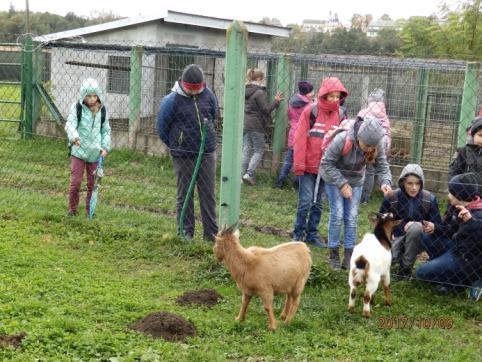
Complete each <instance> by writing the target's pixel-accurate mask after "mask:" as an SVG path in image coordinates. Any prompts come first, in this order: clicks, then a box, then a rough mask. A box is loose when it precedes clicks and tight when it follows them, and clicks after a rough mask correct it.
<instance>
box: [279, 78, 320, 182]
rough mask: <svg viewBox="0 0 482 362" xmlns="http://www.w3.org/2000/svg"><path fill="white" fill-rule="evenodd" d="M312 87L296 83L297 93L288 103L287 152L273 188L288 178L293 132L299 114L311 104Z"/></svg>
mask: <svg viewBox="0 0 482 362" xmlns="http://www.w3.org/2000/svg"><path fill="white" fill-rule="evenodd" d="M312 98H313V85H312V84H311V83H309V82H305V81H301V82H299V83H298V93H296V94H295V95H293V96H292V97H291V98H290V100H289V103H288V119H289V120H290V130H289V132H288V151H287V153H286V157H285V160H284V162H283V167H282V168H281V172H280V174H279V177H278V180H277V181H276V184H275V187H277V188H281V187H283V183H284V181H285V180H286V178H287V177H288V175H289V173H290V171H291V168H292V167H293V143H294V139H295V131H296V127H297V126H298V122H299V120H300V116H301V113H303V110H304V109H305V107H306V106H307V105H309V104H312Z"/></svg>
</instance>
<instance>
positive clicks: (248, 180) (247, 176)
mask: <svg viewBox="0 0 482 362" xmlns="http://www.w3.org/2000/svg"><path fill="white" fill-rule="evenodd" d="M243 181H244V182H245V183H247V184H249V185H251V186H254V185H256V181H255V180H254V177H253V176H251V175H250V174H249V173H245V174H244V175H243Z"/></svg>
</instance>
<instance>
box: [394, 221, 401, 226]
mask: <svg viewBox="0 0 482 362" xmlns="http://www.w3.org/2000/svg"><path fill="white" fill-rule="evenodd" d="M401 223H402V220H393V221H392V226H398V225H400V224H401Z"/></svg>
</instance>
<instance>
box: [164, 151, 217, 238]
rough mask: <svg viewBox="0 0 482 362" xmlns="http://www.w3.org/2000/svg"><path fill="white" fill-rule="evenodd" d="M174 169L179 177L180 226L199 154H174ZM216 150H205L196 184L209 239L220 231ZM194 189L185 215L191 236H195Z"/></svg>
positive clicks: (204, 227) (177, 207)
mask: <svg viewBox="0 0 482 362" xmlns="http://www.w3.org/2000/svg"><path fill="white" fill-rule="evenodd" d="M173 163H174V171H175V172H176V179H177V196H176V215H177V225H178V228H179V221H180V220H179V219H180V217H181V210H182V205H183V203H184V199H185V198H186V195H187V191H188V189H189V183H190V182H191V178H192V176H193V173H194V167H195V165H196V157H173ZM215 184H216V154H215V152H212V153H205V154H204V155H203V157H202V159H201V163H200V165H199V171H198V174H197V177H196V188H197V192H198V197H199V206H200V209H201V220H202V223H203V229H204V230H203V231H204V232H203V237H204V239H207V240H211V241H213V240H214V235H216V234H217V233H218V226H217V223H216V194H215ZM193 196H194V190H193V192H192V194H191V197H190V198H189V200H188V203H187V207H186V211H185V214H184V215H185V216H184V231H185V233H186V235H187V237H189V238H192V237H193V235H194V225H195V217H194V198H193Z"/></svg>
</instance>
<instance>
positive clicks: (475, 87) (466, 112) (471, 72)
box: [457, 62, 480, 147]
mask: <svg viewBox="0 0 482 362" xmlns="http://www.w3.org/2000/svg"><path fill="white" fill-rule="evenodd" d="M479 70H480V63H476V62H470V63H467V67H466V68H465V79H464V92H463V94H462V105H461V109H460V118H459V128H458V131H457V147H462V146H463V145H465V141H466V138H467V132H466V131H465V130H466V129H467V127H469V126H470V124H471V122H472V119H473V118H474V116H475V114H476V112H477V97H478V94H479Z"/></svg>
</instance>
